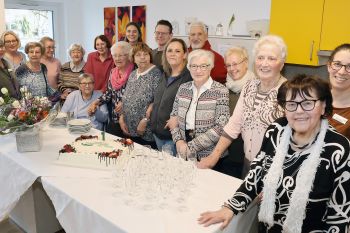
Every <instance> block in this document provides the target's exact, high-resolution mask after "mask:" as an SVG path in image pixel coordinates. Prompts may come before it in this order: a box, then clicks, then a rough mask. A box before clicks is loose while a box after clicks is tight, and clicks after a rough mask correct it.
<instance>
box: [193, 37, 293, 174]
mask: <svg viewBox="0 0 350 233" xmlns="http://www.w3.org/2000/svg"><path fill="white" fill-rule="evenodd" d="M286 54H287V47H286V45H285V43H284V41H283V39H282V38H280V37H279V36H275V35H268V36H264V37H261V38H260V39H259V40H258V41H257V42H256V43H255V45H254V49H253V56H254V59H255V60H254V65H255V72H256V76H257V79H252V80H250V81H248V82H247V84H246V85H245V86H244V88H243V90H242V91H241V94H240V97H239V99H238V102H237V105H236V107H235V110H234V112H233V114H232V116H231V118H230V120H229V122H228V124H227V125H226V126H225V127H224V133H223V135H222V136H221V137H220V140H219V142H218V144H217V145H216V147H215V149H214V150H213V152H212V153H211V155H210V156H208V157H207V158H205V159H203V160H202V161H201V162H200V163H199V164H198V167H199V168H212V167H214V166H215V165H216V163H217V162H218V160H219V158H220V157H221V156H222V154H223V153H224V152H225V151H226V150H227V148H228V147H229V146H230V144H231V143H232V141H233V140H234V139H236V138H237V137H238V136H239V134H241V135H242V138H243V141H244V153H245V161H244V168H243V177H244V176H245V175H246V174H247V172H248V171H249V166H250V162H251V161H252V160H253V159H254V158H255V156H256V155H257V153H258V152H259V149H260V147H261V143H262V140H263V137H264V133H265V131H266V129H267V127H268V126H269V125H270V124H271V123H272V122H274V121H275V120H276V119H277V118H279V117H282V116H283V115H284V113H283V109H282V108H281V107H279V106H278V105H277V92H278V88H279V87H280V86H281V84H282V83H284V82H285V81H286V79H285V78H284V77H283V76H282V75H281V73H280V72H281V70H282V68H283V66H284V62H285V59H286Z"/></svg>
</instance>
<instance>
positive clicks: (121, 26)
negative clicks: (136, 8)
mask: <svg viewBox="0 0 350 233" xmlns="http://www.w3.org/2000/svg"><path fill="white" fill-rule="evenodd" d="M117 9H118V41H123V40H124V39H125V32H126V25H127V24H128V23H129V22H130V7H129V6H121V7H118V8H117Z"/></svg>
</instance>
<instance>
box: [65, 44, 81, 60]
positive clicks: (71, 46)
mask: <svg viewBox="0 0 350 233" xmlns="http://www.w3.org/2000/svg"><path fill="white" fill-rule="evenodd" d="M74 50H79V51H80V52H81V53H82V54H83V57H84V55H85V49H84V48H83V46H82V45H81V44H71V45H70V46H69V48H68V50H67V52H68V54H69V56H70V54H71V52H73V51H74Z"/></svg>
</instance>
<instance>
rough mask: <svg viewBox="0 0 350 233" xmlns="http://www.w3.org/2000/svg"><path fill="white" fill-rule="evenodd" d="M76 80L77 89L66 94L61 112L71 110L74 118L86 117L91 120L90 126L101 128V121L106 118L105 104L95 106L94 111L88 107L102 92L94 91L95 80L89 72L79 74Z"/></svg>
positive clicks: (104, 120)
mask: <svg viewBox="0 0 350 233" xmlns="http://www.w3.org/2000/svg"><path fill="white" fill-rule="evenodd" d="M78 81H79V90H76V91H73V92H72V93H70V94H69V95H68V96H67V99H66V101H65V102H64V104H63V106H62V109H61V112H64V113H68V112H71V113H73V117H74V118H75V119H82V118H88V119H90V120H91V124H92V127H94V128H96V129H99V130H102V129H103V123H104V122H106V121H107V119H108V110H107V106H106V105H105V104H103V105H101V106H99V107H97V108H96V109H95V111H94V112H92V111H91V110H90V108H89V106H90V105H91V104H92V103H93V102H94V101H95V100H96V99H98V98H99V97H100V96H101V95H102V93H101V92H100V91H94V84H95V80H94V77H93V76H92V75H91V74H81V75H80V76H79V78H78Z"/></svg>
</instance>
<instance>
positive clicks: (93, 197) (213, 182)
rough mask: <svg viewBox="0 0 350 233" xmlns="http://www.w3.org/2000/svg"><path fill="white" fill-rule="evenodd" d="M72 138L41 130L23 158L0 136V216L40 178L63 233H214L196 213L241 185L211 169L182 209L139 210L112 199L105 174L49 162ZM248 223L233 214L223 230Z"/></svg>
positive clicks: (12, 141) (217, 204)
mask: <svg viewBox="0 0 350 233" xmlns="http://www.w3.org/2000/svg"><path fill="white" fill-rule="evenodd" d="M90 134H93V135H98V134H99V131H96V130H93V131H92V132H90ZM76 137H77V135H71V134H69V133H68V132H67V130H66V129H51V128H46V129H44V130H43V138H44V140H43V148H42V150H41V151H40V152H31V153H23V154H21V153H18V152H17V150H16V145H15V139H14V137H13V136H4V137H0V143H1V147H2V148H1V154H0V168H1V169H0V180H1V183H0V185H1V186H0V187H1V189H0V207H1V209H0V217H4V216H6V214H7V213H8V212H9V211H10V210H11V209H12V208H13V207H14V206H15V204H16V202H17V200H18V198H19V197H20V196H21V195H22V194H23V193H24V192H25V191H26V190H27V189H28V187H30V185H31V184H32V183H33V182H34V181H35V179H36V178H38V177H41V180H42V183H43V187H44V189H45V191H46V192H47V194H48V196H49V197H50V199H51V200H52V202H53V204H54V207H55V210H56V216H57V218H58V220H59V221H60V223H61V225H62V226H63V228H64V229H65V230H66V232H67V233H79V232H84V233H86V232H96V233H100V232H103V233H108V232H114V233H115V232H152V233H157V232H159V233H164V232H166V233H167V232H169V233H172V232H184V233H185V232H189V233H195V232H217V229H218V225H216V226H211V227H208V228H204V227H202V226H199V225H198V224H197V218H198V217H199V214H200V213H201V212H204V211H207V210H216V209H218V208H220V206H221V205H222V203H223V202H224V201H225V200H227V198H229V197H230V196H231V195H232V194H233V193H234V191H235V189H237V188H238V186H239V184H240V183H241V181H240V180H238V179H235V178H232V177H229V176H226V175H223V174H220V173H217V172H215V171H212V170H199V171H198V175H197V176H196V177H197V178H196V180H195V183H196V186H195V188H194V190H193V191H192V193H191V194H190V196H189V198H188V201H187V202H188V209H187V210H186V211H178V210H173V209H172V210H166V209H165V210H158V209H155V210H147V211H146V210H142V209H140V208H135V207H132V206H128V205H125V203H124V202H123V201H121V200H122V199H120V198H117V197H114V196H112V193H113V188H112V179H111V172H110V171H101V170H90V169H83V168H73V167H64V166H57V165H54V164H53V161H55V159H57V156H58V151H59V149H60V148H61V147H62V146H63V145H64V144H67V143H71V142H72V141H73V140H74V139H75V138H76ZM248 214H249V213H248ZM250 219H251V217H248V218H244V221H243V220H242V218H241V217H240V216H236V217H235V218H234V220H233V221H232V223H231V224H230V227H229V228H228V229H227V232H237V231H236V230H233V231H232V229H237V228H236V227H237V226H240V227H243V228H245V226H246V224H249V221H250ZM247 221H248V222H247ZM237 222H239V224H237ZM225 232H226V231H225ZM242 232H245V231H242Z"/></svg>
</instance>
